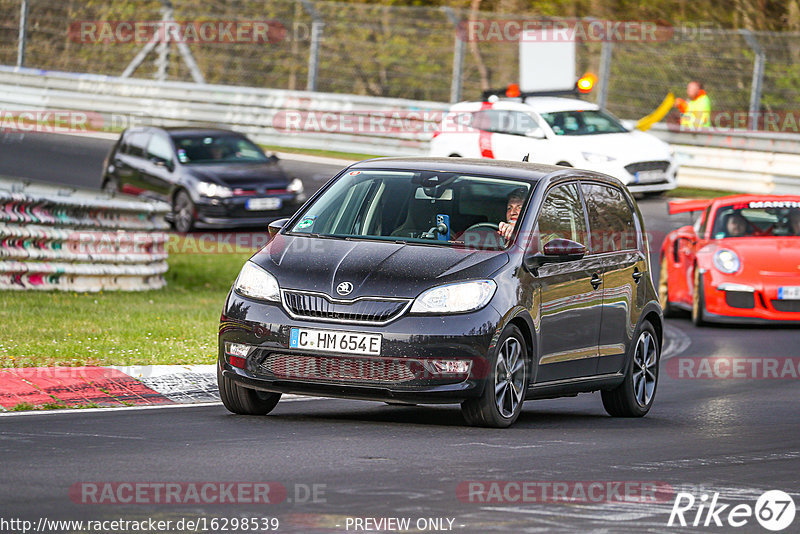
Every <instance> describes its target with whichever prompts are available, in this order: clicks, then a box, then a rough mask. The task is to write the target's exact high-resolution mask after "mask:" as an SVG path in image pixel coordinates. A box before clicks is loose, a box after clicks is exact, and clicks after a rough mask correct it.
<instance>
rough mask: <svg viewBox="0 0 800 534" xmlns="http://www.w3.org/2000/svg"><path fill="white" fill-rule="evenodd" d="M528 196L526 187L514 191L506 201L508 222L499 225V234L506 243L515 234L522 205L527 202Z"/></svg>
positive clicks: (501, 222)
mask: <svg viewBox="0 0 800 534" xmlns="http://www.w3.org/2000/svg"><path fill="white" fill-rule="evenodd" d="M526 196H527V191H525V188H524V187H519V188H517V189H514V190H513V191H512V192H511V193H510V194H509V195H508V199H507V200H506V220H505V221H500V224H498V227H499V229H498V232H499V233H500V235H501V236H503V239H505V240H506V241H509V240H510V239H511V234H513V233H514V227H515V226H516V224H517V218H518V217H519V213H520V211H522V204H523V203H524V202H525V197H526Z"/></svg>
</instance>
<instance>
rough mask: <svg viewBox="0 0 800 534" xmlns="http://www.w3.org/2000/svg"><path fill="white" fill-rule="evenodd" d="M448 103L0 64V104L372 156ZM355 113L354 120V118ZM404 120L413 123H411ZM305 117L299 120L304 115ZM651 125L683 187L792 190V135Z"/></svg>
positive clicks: (426, 136)
mask: <svg viewBox="0 0 800 534" xmlns="http://www.w3.org/2000/svg"><path fill="white" fill-rule="evenodd" d="M448 107H449V104H445V103H442V102H429V101H416V100H404V99H395V98H379V97H368V96H360V95H344V94H333V93H317V92H310V91H287V90H279V89H261V88H249V87H239V86H223V85H206V84H195V83H186V82H155V81H151V80H141V79H131V78H116V77H110V76H98V75H93V74H73V73H62V72H49V71H38V70H33V69H16V68H11V67H3V66H0V109H6V110H12V111H13V110H75V111H84V112H91V113H96V114H98V115H99V117H100V118H101V119H102V121H103V127H104V128H105V129H106V130H108V129H111V130H112V131H116V130H120V129H122V128H124V127H127V126H131V125H136V124H138V125H143V124H152V125H159V126H171V125H186V124H208V123H214V124H220V125H226V126H229V127H231V128H233V129H235V130H238V131H241V132H243V133H245V134H247V135H248V136H250V137H251V138H253V139H254V140H255V141H257V142H259V143H262V144H267V145H277V146H283V147H291V148H322V149H326V150H334V151H341V152H353V153H369V154H377V155H393V156H397V155H410V156H415V155H424V154H427V152H428V143H429V140H430V137H431V132H432V131H434V130H435V127H436V121H437V120H438V119H439V117H440V114H441V112H443V111H445V110H446V109H447V108H448ZM287 111H291V112H301V113H307V112H317V115H316V116H317V117H322V118H324V117H328V118H330V119H331V120H332V121H335V122H337V123H338V124H344V125H348V124H349V125H352V124H363V121H367V122H369V119H370V118H371V117H376V118H378V119H384V120H385V119H387V117H389V118H390V119H391V117H392V116H393V115H392V114H397V115H398V120H401V121H406V122H405V124H404V127H403V128H400V131H397V130H393V129H392V128H391V127H389V128H386V129H380V128H378V129H370V128H354V131H348V130H347V128H344V129H341V130H338V131H336V132H335V133H331V132H330V128H322V129H323V130H326V131H325V132H319V131H307V130H306V131H293V130H292V128H287V127H286V112H287ZM359 121H362V122H359ZM409 121H411V122H412V123H413V124H412V127H410V128H409ZM306 125H307V124H306ZM652 133H653V134H655V135H656V136H658V137H660V138H661V139H663V140H665V141H666V142H668V143H670V144H671V145H672V146H673V147H674V149H675V152H676V155H677V157H678V158H679V162H680V163H681V170H680V172H679V173H678V183H679V184H680V185H683V186H689V187H699V188H712V189H726V190H733V191H743V192H753V193H800V135H797V134H767V133H758V132H736V131H731V132H724V133H714V132H711V133H709V132H698V133H684V132H674V131H670V130H669V129H667V128H666V126H664V125H662V124H658V125H656V126H655V127H654V128H653V130H652Z"/></svg>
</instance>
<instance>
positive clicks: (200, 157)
mask: <svg viewBox="0 0 800 534" xmlns="http://www.w3.org/2000/svg"><path fill="white" fill-rule="evenodd" d="M102 187H103V189H104V190H105V191H106V192H109V193H114V192H117V191H120V192H123V193H128V194H132V195H143V196H148V197H151V198H156V199H159V200H163V201H166V202H168V203H169V204H170V205H171V206H172V213H171V214H170V219H171V222H172V224H173V226H174V227H175V229H176V230H178V231H179V232H188V231H190V230H191V229H192V228H194V227H205V228H225V227H237V226H254V225H255V226H263V225H264V224H265V223H266V221H268V220H271V219H275V218H278V217H286V216H287V215H291V214H292V213H294V212H295V210H297V208H299V207H300V206H301V205H302V203H303V202H304V201H305V199H306V198H305V194H304V192H303V182H302V181H301V180H300V179H298V178H290V177H289V176H288V175H287V174H286V172H284V170H283V169H282V168H281V166H280V164H279V162H278V158H276V157H274V156H267V155H266V154H264V152H263V151H262V150H261V148H259V147H258V146H256V145H255V144H254V143H253V142H252V141H250V140H249V139H248V138H247V137H245V136H244V135H242V134H240V133H238V132H234V131H231V130H225V129H220V128H197V127H170V128H156V127H141V128H130V129H128V130H125V131H124V132H122V135H120V138H119V140H118V141H117V143H116V144H115V145H114V148H112V149H111V153H110V154H109V156H108V158H107V160H106V162H105V164H104V166H103V181H102Z"/></svg>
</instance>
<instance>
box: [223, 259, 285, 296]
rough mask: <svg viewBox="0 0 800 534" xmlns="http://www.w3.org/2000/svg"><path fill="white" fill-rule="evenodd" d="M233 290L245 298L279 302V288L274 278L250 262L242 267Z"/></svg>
mask: <svg viewBox="0 0 800 534" xmlns="http://www.w3.org/2000/svg"><path fill="white" fill-rule="evenodd" d="M233 289H234V290H235V291H236V292H237V293H239V294H240V295H244V296H245V297H250V298H254V299H259V300H270V301H273V302H279V301H280V300H281V294H280V287H278V281H277V280H276V279H275V277H274V276H272V275H271V274H269V273H268V272H267V271H265V270H264V269H262V268H261V267H259V266H258V265H256V264H255V263H253V262H251V261H248V262H247V263H245V264H244V267H242V271H241V272H240V273H239V277H238V278H237V279H236V283H234V284H233Z"/></svg>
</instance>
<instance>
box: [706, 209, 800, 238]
mask: <svg viewBox="0 0 800 534" xmlns="http://www.w3.org/2000/svg"><path fill="white" fill-rule="evenodd" d="M711 236H712V237H713V238H714V239H723V238H727V237H765V236H800V200H797V201H766V202H765V201H757V202H742V203H740V204H733V205H730V206H724V207H721V208H719V209H718V210H717V213H716V216H715V217H714V228H713V229H712V232H711Z"/></svg>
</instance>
